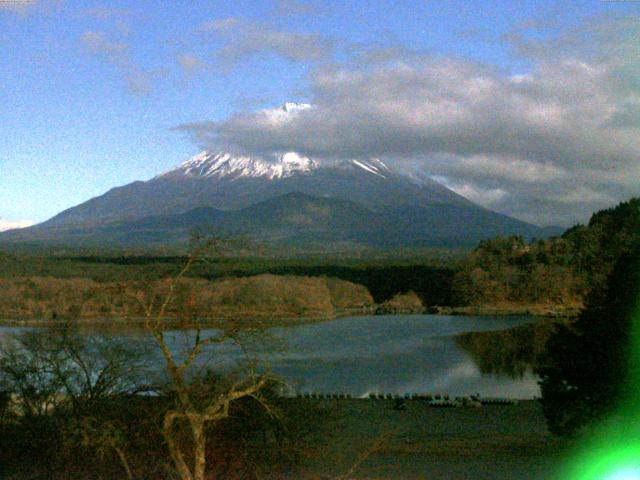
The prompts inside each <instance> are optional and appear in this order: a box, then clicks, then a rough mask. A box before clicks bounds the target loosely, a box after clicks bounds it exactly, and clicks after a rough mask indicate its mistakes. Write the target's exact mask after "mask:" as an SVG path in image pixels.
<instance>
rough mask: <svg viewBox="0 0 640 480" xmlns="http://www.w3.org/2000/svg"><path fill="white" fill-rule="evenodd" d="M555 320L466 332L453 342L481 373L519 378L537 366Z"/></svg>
mask: <svg viewBox="0 0 640 480" xmlns="http://www.w3.org/2000/svg"><path fill="white" fill-rule="evenodd" d="M555 323H556V322H555V321H553V320H539V321H536V322H532V323H527V324H525V325H519V326H517V327H514V328H510V329H508V330H498V331H494V332H467V333H462V334H460V335H457V336H456V342H457V344H458V345H459V346H460V347H461V348H463V349H464V350H465V351H466V352H467V353H469V354H470V355H471V357H472V358H473V360H474V362H475V364H476V365H477V366H478V368H479V369H480V372H481V373H483V374H485V375H507V376H511V377H520V378H522V377H524V376H525V375H526V374H527V372H530V371H531V370H533V369H534V368H535V367H536V366H538V365H539V362H540V361H541V359H542V354H543V353H544V347H545V345H546V343H547V339H548V338H549V336H550V335H551V333H552V332H553V328H554V325H555Z"/></svg>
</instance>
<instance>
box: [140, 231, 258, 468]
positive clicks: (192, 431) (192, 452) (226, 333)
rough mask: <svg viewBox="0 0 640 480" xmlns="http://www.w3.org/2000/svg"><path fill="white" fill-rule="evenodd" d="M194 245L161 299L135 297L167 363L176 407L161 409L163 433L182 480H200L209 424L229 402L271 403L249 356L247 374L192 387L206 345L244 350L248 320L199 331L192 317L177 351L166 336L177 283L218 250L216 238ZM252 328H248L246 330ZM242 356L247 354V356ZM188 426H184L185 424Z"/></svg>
mask: <svg viewBox="0 0 640 480" xmlns="http://www.w3.org/2000/svg"><path fill="white" fill-rule="evenodd" d="M196 241H197V242H198V245H197V246H196V247H195V248H194V249H192V253H191V254H190V255H189V257H188V259H187V261H186V262H185V265H184V267H183V268H182V269H181V270H180V272H179V273H178V274H177V275H176V276H175V277H173V278H172V279H171V281H170V283H169V285H168V290H167V291H166V293H165V294H164V295H163V297H161V298H145V296H144V295H141V296H140V297H139V300H140V302H141V304H142V305H143V307H144V310H145V316H146V323H145V325H146V328H147V330H148V331H149V332H150V333H151V335H152V336H153V338H154V340H155V341H156V343H157V345H158V347H159V348H160V352H161V353H162V357H163V359H164V362H165V368H166V373H167V376H168V379H169V382H170V385H171V388H172V390H173V393H174V397H175V406H174V407H173V408H170V409H168V410H167V411H166V412H165V414H164V420H163V426H162V434H163V436H164V439H165V441H166V443H167V447H168V449H169V454H170V456H171V460H172V462H173V465H174V467H175V469H176V470H177V473H178V475H179V476H180V478H181V479H182V480H203V479H204V478H205V474H206V470H207V443H208V442H207V427H210V426H211V425H212V424H215V423H216V422H219V421H221V420H223V419H225V418H227V417H228V416H229V407H230V405H231V404H232V403H233V402H235V401H237V400H239V399H241V398H246V397H252V398H254V399H256V400H258V401H259V402H260V403H261V404H262V405H264V406H265V407H266V408H269V407H268V405H267V404H266V402H265V401H264V399H263V398H262V397H261V395H260V392H261V390H262V389H263V388H264V387H265V386H266V385H267V384H268V383H269V381H270V379H269V378H268V377H267V376H265V375H259V374H258V373H257V371H256V368H255V363H254V362H252V361H250V362H248V366H247V367H246V368H247V370H246V372H245V375H244V376H243V377H242V378H240V379H238V380H237V381H235V382H231V384H230V385H228V386H226V387H225V388H222V389H218V390H217V391H209V392H207V394H206V395H202V391H198V389H197V388H194V385H196V384H197V382H194V381H193V378H192V375H193V372H192V369H193V368H194V367H195V366H196V363H197V360H198V359H199V358H200V357H201V356H202V355H203V353H204V351H205V349H206V348H207V347H210V346H212V345H214V344H223V343H227V342H233V343H235V344H236V345H237V346H239V347H240V348H241V349H242V350H243V352H244V353H245V354H246V353H247V352H246V350H245V349H244V343H243V338H244V335H245V334H246V333H247V327H248V325H247V324H246V323H242V322H239V321H226V322H225V323H224V324H223V325H221V326H220V327H221V328H219V329H216V332H215V333H213V334H209V335H203V332H202V330H201V326H200V324H199V323H198V322H197V321H196V322H191V323H190V325H189V326H191V327H192V328H193V329H194V332H193V335H192V336H191V338H190V340H189V345H188V346H187V348H186V349H185V350H184V351H183V352H181V354H175V353H174V352H172V350H171V348H170V345H169V342H168V340H167V335H166V333H167V330H168V329H169V328H171V327H170V324H168V323H167V322H166V321H165V317H166V314H167V311H168V309H170V308H171V306H172V304H173V302H174V301H175V297H176V286H177V284H178V282H179V281H180V280H181V279H182V278H183V277H184V276H185V275H186V274H187V272H189V270H190V269H191V268H192V267H193V265H194V263H196V262H198V261H200V260H202V259H203V258H204V253H205V252H210V251H213V252H215V253H219V252H220V246H221V243H220V242H219V241H218V240H211V239H210V240H205V241H203V240H201V239H197V240H196ZM249 330H250V329H249ZM245 356H246V355H245ZM196 386H197V385H196ZM185 427H186V428H185ZM185 430H186V431H187V432H188V436H189V437H190V442H188V443H187V444H185V443H186V442H184V441H182V435H181V433H182V432H184V431H185Z"/></svg>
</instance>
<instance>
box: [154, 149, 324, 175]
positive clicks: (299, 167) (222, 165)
mask: <svg viewBox="0 0 640 480" xmlns="http://www.w3.org/2000/svg"><path fill="white" fill-rule="evenodd" d="M316 168H318V164H317V163H316V162H315V161H313V160H311V159H309V158H307V157H303V156H300V155H298V154H296V153H294V152H289V153H285V154H284V155H282V156H281V157H280V158H279V160H278V161H277V162H267V161H265V160H262V159H259V158H252V157H245V156H233V155H231V154H229V153H226V152H219V153H210V152H207V151H204V152H200V153H199V154H197V155H196V156H195V157H193V158H190V159H189V160H187V161H186V162H184V163H182V164H180V165H179V166H178V167H177V168H175V169H173V170H170V171H169V172H165V173H163V174H161V175H159V176H158V177H156V178H169V177H176V176H189V177H215V178H221V177H230V178H239V177H266V178H269V179H275V178H286V177H290V176H291V175H294V174H295V173H305V172H310V171H312V170H315V169H316Z"/></svg>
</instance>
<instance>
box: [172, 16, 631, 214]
mask: <svg viewBox="0 0 640 480" xmlns="http://www.w3.org/2000/svg"><path fill="white" fill-rule="evenodd" d="M599 25H600V28H603V27H602V26H601V25H602V24H599ZM615 26H617V27H618V28H626V26H628V25H627V22H623V24H622V25H619V24H616V23H615V22H611V23H610V24H608V26H607V28H608V29H605V30H606V31H613V32H614V33H615V32H617V30H616V29H615V28H614V27H615ZM221 28H225V29H226V28H232V27H231V26H230V25H228V24H225V25H224V27H221ZM585 28H594V27H593V26H588V27H585ZM572 35H573V33H572ZM612 35H613V34H612ZM616 35H617V33H616ZM616 35H613V36H614V37H615V38H616V39H617V41H623V40H624V39H625V38H627V37H626V36H624V35H623V36H622V38H619V37H620V36H619V35H618V36H616ZM565 40H566V41H567V42H569V43H570V45H572V43H571V38H570V39H568V40H567V39H565ZM627 40H629V41H634V42H635V39H634V38H630V39H627ZM560 43H561V40H558V39H555V40H554V45H555V44H560ZM602 45H604V48H605V49H606V50H607V52H609V53H610V54H609V55H595V54H594V53H593V50H594V48H596V47H595V46H592V45H589V46H588V48H585V49H584V51H580V50H577V49H574V48H573V47H572V48H569V49H568V52H569V53H570V54H567V55H564V56H561V55H560V53H561V52H562V49H561V48H559V47H558V48H557V49H555V50H554V49H552V53H551V54H550V55H549V56H548V57H546V58H545V57H543V56H542V51H540V52H537V55H536V56H535V57H532V58H533V62H534V63H533V66H532V68H531V69H530V71H528V72H526V73H521V74H518V75H510V74H505V73H502V72H501V71H499V70H497V69H494V68H492V67H489V66H485V65H480V64H478V63H474V62H470V61H464V60H460V59H455V60H454V59H447V58H434V57H430V56H426V55H422V54H415V55H407V54H406V52H398V54H396V55H393V52H392V54H389V53H388V52H387V54H386V55H385V56H382V57H380V56H375V55H372V56H368V57H366V58H367V60H366V61H365V60H363V58H365V57H362V58H361V59H360V61H359V62H349V63H345V64H342V65H337V66H333V67H326V68H321V69H319V70H316V71H315V72H314V74H313V76H312V78H311V80H312V86H311V91H312V103H313V106H314V108H311V109H307V110H305V111H301V112H298V113H297V114H296V115H295V116H291V117H290V118H288V120H287V121H281V119H280V118H279V117H278V116H277V115H273V114H272V113H270V112H269V111H264V110H261V111H256V112H244V113H237V114H235V115H232V116H230V117H229V118H227V119H226V120H224V121H219V122H202V123H196V124H190V125H184V126H182V127H181V128H183V129H184V130H186V131H188V132H190V133H192V134H193V136H194V139H195V141H196V142H198V143H199V144H200V145H201V146H204V147H206V148H213V149H232V150H238V151H242V152H245V153H249V154H257V155H269V154H273V153H276V152H283V151H296V152H299V153H300V154H302V155H305V156H309V157H312V158H316V159H319V160H323V159H334V158H367V157H380V158H382V159H383V160H385V161H388V162H391V163H393V162H396V163H399V164H402V163H403V162H404V163H405V164H411V165H414V166H415V165H420V167H421V168H422V169H423V170H425V171H426V172H427V173H428V174H430V175H441V176H443V177H446V178H448V179H449V181H450V183H451V185H457V186H458V187H459V188H460V189H461V190H462V191H465V192H466V193H467V195H468V196H470V197H474V199H476V200H478V201H481V203H484V204H485V205H491V206H493V207H495V208H497V209H500V210H501V211H505V212H506V213H509V214H512V215H515V216H518V217H520V218H527V219H529V220H535V221H537V222H540V223H548V222H553V221H558V222H562V223H571V222H573V221H576V220H584V219H585V216H586V215H588V213H590V211H593V210H594V209H597V208H602V207H605V206H609V205H610V204H611V203H612V202H613V203H615V202H616V201H618V200H623V199H625V198H628V197H629V196H631V195H634V194H635V195H637V194H639V193H640V179H639V177H638V176H637V174H638V173H640V167H639V165H640V115H639V114H638V112H640V70H638V69H637V68H636V67H635V66H634V60H633V58H637V57H628V56H627V54H628V52H629V48H631V49H633V48H635V47H633V46H630V47H629V48H626V47H625V46H624V45H616V48H615V49H614V48H610V46H609V45H610V44H609V43H602ZM581 54H582V55H581ZM576 186H579V187H580V188H579V189H578V188H576ZM568 192H571V193H570V194H569V193H568Z"/></svg>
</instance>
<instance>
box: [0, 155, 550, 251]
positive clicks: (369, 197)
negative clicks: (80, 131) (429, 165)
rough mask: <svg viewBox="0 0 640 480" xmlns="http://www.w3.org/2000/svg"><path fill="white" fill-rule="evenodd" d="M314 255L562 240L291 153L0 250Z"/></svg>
mask: <svg viewBox="0 0 640 480" xmlns="http://www.w3.org/2000/svg"><path fill="white" fill-rule="evenodd" d="M201 226H207V227H211V228H212V229H213V230H216V231H218V232H219V233H221V234H223V235H226V236H233V235H246V236H249V237H252V238H254V239H256V240H259V241H267V242H275V243H283V244H292V243H296V244H300V245H302V244H304V243H305V242H308V243H309V244H310V245H311V244H313V245H316V246H317V245H318V244H326V245H336V244H348V245H350V246H356V247H357V246H367V247H375V248H387V247H394V248H401V247H404V246H416V245H419V246H428V245H437V246H439V247H441V246H451V247H458V246H471V245H473V244H475V243H477V241H479V240H482V239H484V238H489V237H492V236H495V235H514V234H515V235H523V236H525V237H526V238H532V237H545V236H549V235H550V234H555V233H560V232H559V231H556V230H552V231H549V230H548V229H547V230H545V229H542V228H540V227H537V226H535V225H531V224H528V223H526V222H522V221H520V220H517V219H513V218H510V217H508V216H506V215H503V214H499V213H496V212H492V211H490V210H488V209H486V208H483V207H481V206H479V205H476V204H474V203H473V202H471V201H470V200H468V199H466V198H464V197H462V196H460V195H458V194H457V193H455V192H453V191H451V190H449V189H448V188H446V187H445V186H443V185H441V184H440V183H438V182H436V181H435V180H433V179H431V178H429V177H428V176H421V177H415V176H413V177H412V176H409V175H406V174H403V173H401V172H397V171H395V170H393V169H392V168H390V167H389V166H387V165H386V164H385V163H383V162H382V161H380V160H378V159H368V160H362V159H350V160H341V161H335V162H333V163H331V164H328V165H321V164H319V163H318V162H316V161H314V160H312V159H309V158H307V157H304V156H301V155H298V154H295V153H293V152H288V153H285V154H283V155H281V156H280V157H279V158H278V159H277V160H276V161H275V162H267V161H266V160H264V159H261V158H254V157H242V156H234V155H230V154H228V153H210V152H206V151H205V152H200V153H199V154H198V155H196V156H194V157H192V158H191V159H189V160H187V161H185V162H183V163H181V164H180V165H178V166H177V167H175V168H174V169H171V170H169V171H167V172H164V173H161V174H160V175H157V176H155V177H153V178H152V179H150V180H147V181H138V182H133V183H130V184H128V185H124V186H121V187H116V188H113V189H111V190H109V191H108V192H106V193H105V194H103V195H100V196H98V197H95V198H92V199H90V200H88V201H87V202H84V203H82V204H80V205H77V206H75V207H72V208H69V209H67V210H65V211H63V212H61V213H59V214H58V215H56V216H54V217H52V218H51V219H49V220H47V221H45V222H43V223H41V224H38V225H35V226H32V227H29V228H26V229H23V230H19V231H13V232H5V233H4V234H0V243H7V242H9V243H16V242H20V241H23V242H28V241H36V242H37V241H40V242H54V243H64V242H70V243H74V244H75V243H78V242H80V243H92V244H94V243H95V244H99V243H100V242H103V243H108V242H116V243H121V244H122V245H123V246H126V244H127V242H129V243H137V244H144V243H145V242H148V243H150V244H158V243H162V242H165V243H171V242H184V241H186V240H185V239H186V236H187V232H186V230H187V229H194V228H198V227H201Z"/></svg>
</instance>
